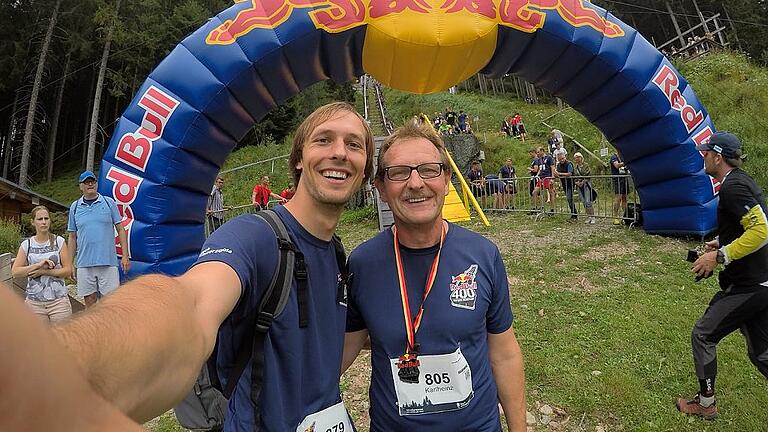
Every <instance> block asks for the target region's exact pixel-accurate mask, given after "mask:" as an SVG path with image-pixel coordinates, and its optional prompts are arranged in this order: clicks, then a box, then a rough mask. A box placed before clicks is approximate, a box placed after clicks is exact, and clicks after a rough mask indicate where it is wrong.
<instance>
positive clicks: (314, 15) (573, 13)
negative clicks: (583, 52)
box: [206, 0, 624, 45]
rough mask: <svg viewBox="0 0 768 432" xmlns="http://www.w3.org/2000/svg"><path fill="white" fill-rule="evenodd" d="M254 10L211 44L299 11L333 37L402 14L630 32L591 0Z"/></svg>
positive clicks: (277, 2) (353, 0)
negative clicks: (554, 19)
mask: <svg viewBox="0 0 768 432" xmlns="http://www.w3.org/2000/svg"><path fill="white" fill-rule="evenodd" d="M235 1H236V3H245V2H248V3H250V5H249V6H248V7H246V8H245V9H243V10H241V11H240V12H238V14H237V16H236V17H235V18H234V19H232V20H227V21H225V22H224V23H223V24H221V25H219V26H218V27H216V28H215V29H214V30H212V31H211V32H210V33H209V34H208V36H207V38H206V42H207V43H208V44H211V45H227V44H231V43H233V42H234V41H235V40H237V38H238V37H240V36H243V35H245V34H248V33H249V32H251V31H252V30H254V29H274V28H276V27H279V26H280V25H281V24H283V23H284V22H285V21H286V20H288V18H290V16H291V14H292V13H293V11H294V9H296V8H314V9H313V10H312V11H311V12H310V13H309V16H310V18H311V19H312V22H313V23H314V24H315V26H316V27H317V28H318V29H322V30H325V31H327V32H331V33H337V32H342V31H345V30H349V29H352V28H355V27H359V26H362V25H365V24H366V23H368V22H372V21H376V20H378V19H381V18H383V17H387V16H390V15H400V14H409V15H414V14H435V13H436V14H446V15H449V14H458V13H464V14H467V15H473V16H476V17H481V18H483V19H486V20H488V21H492V22H495V23H497V24H499V25H503V26H506V27H510V28H513V29H515V30H519V31H522V32H527V33H533V32H536V31H537V30H539V29H540V28H542V27H543V26H544V23H545V21H546V19H547V11H548V10H552V11H555V12H556V13H557V14H558V15H560V17H561V18H562V19H563V20H565V21H566V22H568V23H569V24H571V25H573V26H574V27H585V26H586V27H590V28H592V29H594V30H595V31H598V32H600V33H601V34H603V35H605V36H606V37H609V38H615V37H621V36H624V30H623V29H622V28H621V27H620V26H619V25H618V24H616V23H614V22H610V21H608V20H607V19H605V18H604V17H603V16H601V14H599V13H598V12H597V10H595V9H593V8H592V7H591V6H588V4H589V2H588V1H585V0H235Z"/></svg>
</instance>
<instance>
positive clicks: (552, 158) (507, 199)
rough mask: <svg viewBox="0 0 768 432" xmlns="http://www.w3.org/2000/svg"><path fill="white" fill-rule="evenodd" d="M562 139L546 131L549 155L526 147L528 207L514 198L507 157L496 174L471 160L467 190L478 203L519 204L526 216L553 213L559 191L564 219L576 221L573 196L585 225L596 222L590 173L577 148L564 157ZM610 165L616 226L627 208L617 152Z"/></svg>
mask: <svg viewBox="0 0 768 432" xmlns="http://www.w3.org/2000/svg"><path fill="white" fill-rule="evenodd" d="M561 140H562V133H561V132H560V131H558V130H557V129H553V130H552V131H551V133H550V145H551V146H552V149H553V151H552V152H551V153H550V152H549V151H548V149H547V148H546V147H538V148H531V149H530V150H529V151H528V155H529V157H530V164H529V165H528V166H527V171H528V172H527V175H528V176H529V177H530V179H529V180H528V194H529V196H530V208H528V207H527V206H522V203H523V202H524V201H523V200H520V201H518V200H517V199H516V197H517V193H518V192H519V188H518V180H519V179H518V177H517V171H516V169H515V167H514V165H513V161H512V159H511V158H507V159H506V161H505V162H504V164H502V166H501V167H500V168H499V170H498V172H497V173H491V174H485V173H484V172H483V168H482V165H481V163H480V161H473V162H472V163H471V165H470V169H469V170H468V171H467V172H466V173H465V177H466V179H467V181H468V183H469V187H470V191H471V192H472V194H473V195H474V196H475V197H476V198H478V201H479V203H480V205H481V206H483V207H490V208H493V209H507V210H514V209H515V205H516V204H517V205H518V206H519V207H525V208H528V211H529V214H546V215H554V214H555V213H556V212H557V204H556V202H557V195H558V193H562V194H564V196H565V201H566V202H567V204H568V211H567V212H568V214H569V216H570V217H569V222H576V221H577V220H578V209H577V207H576V200H577V199H578V200H580V201H581V203H582V205H583V206H584V213H585V214H586V219H585V223H587V224H594V223H596V219H595V210H594V204H595V201H596V200H597V197H598V192H597V189H596V188H595V186H594V185H593V179H592V175H593V173H592V171H591V169H590V167H589V164H588V163H587V162H586V161H585V160H584V156H583V155H582V154H581V153H580V152H576V153H574V154H573V160H571V159H569V158H568V151H567V150H565V148H564V147H563V144H562V141H561ZM610 168H611V175H612V177H611V178H610V182H611V186H612V189H613V193H614V199H613V208H612V210H613V212H612V216H613V224H614V225H620V224H622V223H623V221H622V217H623V216H625V214H626V212H627V194H628V192H629V189H630V183H629V179H628V177H627V174H628V171H627V170H626V168H625V166H624V161H623V160H622V159H621V157H620V156H619V155H618V154H614V155H612V156H611V162H610ZM558 180H559V182H558ZM523 187H525V186H524V185H523Z"/></svg>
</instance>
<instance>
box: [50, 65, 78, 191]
mask: <svg viewBox="0 0 768 432" xmlns="http://www.w3.org/2000/svg"><path fill="white" fill-rule="evenodd" d="M71 59H72V56H71V55H70V54H67V61H66V62H65V63H64V73H62V74H61V84H60V85H59V94H58V96H56V108H54V110H53V120H52V121H51V135H50V137H49V139H48V175H47V176H46V179H48V181H51V180H52V179H53V158H54V156H55V155H56V135H57V134H58V131H59V116H60V115H61V104H62V102H63V101H64V87H66V84H67V74H68V73H69V62H70V61H71Z"/></svg>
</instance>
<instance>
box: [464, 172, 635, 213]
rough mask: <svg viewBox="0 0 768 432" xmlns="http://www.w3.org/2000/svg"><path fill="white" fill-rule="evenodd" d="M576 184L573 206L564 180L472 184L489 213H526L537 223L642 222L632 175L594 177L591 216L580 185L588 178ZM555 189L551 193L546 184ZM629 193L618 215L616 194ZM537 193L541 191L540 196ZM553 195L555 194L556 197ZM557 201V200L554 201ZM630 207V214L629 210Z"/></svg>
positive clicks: (481, 203)
mask: <svg viewBox="0 0 768 432" xmlns="http://www.w3.org/2000/svg"><path fill="white" fill-rule="evenodd" d="M570 179H571V180H572V181H573V182H574V185H573V189H572V205H573V210H572V209H571V206H570V205H569V202H568V201H569V199H568V194H567V190H566V189H565V188H564V187H563V183H562V182H561V179H559V178H557V177H551V178H549V179H548V180H547V179H541V178H539V177H516V178H505V179H489V180H487V181H486V182H485V184H484V185H482V186H480V185H470V187H471V188H472V190H473V193H474V194H475V196H476V197H477V200H478V201H479V202H480V206H481V207H482V208H483V211H485V212H489V211H490V212H494V211H495V212H522V213H528V214H530V215H531V216H534V217H535V218H536V219H537V220H538V219H539V218H542V217H546V216H548V215H566V216H572V218H573V219H577V218H581V219H582V220H584V221H588V220H589V219H590V218H591V219H593V220H597V219H609V220H614V219H616V220H618V223H623V224H626V225H630V226H632V225H635V224H637V223H638V222H639V218H640V212H639V211H635V209H639V206H640V200H639V198H638V196H637V190H636V189H635V187H634V184H633V182H632V177H631V176H630V175H618V176H610V175H593V176H590V177H589V182H588V183H589V188H591V189H594V191H595V192H596V193H597V194H596V197H597V198H596V199H595V200H594V202H592V203H591V204H592V210H593V215H589V214H588V212H587V210H586V209H585V206H584V200H583V199H582V196H581V194H580V193H579V190H580V189H581V188H579V187H578V186H576V182H577V181H583V179H584V177H576V176H573V177H570ZM547 182H549V183H550V184H551V188H550V189H549V191H550V192H549V193H548V190H547V188H546V187H545V186H546V184H545V183H547ZM582 190H584V191H585V195H586V191H587V189H582ZM614 191H625V192H626V193H625V195H626V201H625V202H624V203H623V205H619V208H618V212H617V214H615V213H614V205H615V201H616V193H615V192H614ZM534 192H538V197H537V195H536V194H535V193H534ZM551 195H554V197H552V196H551ZM553 198H554V199H553ZM627 207H628V208H629V211H628V210H627Z"/></svg>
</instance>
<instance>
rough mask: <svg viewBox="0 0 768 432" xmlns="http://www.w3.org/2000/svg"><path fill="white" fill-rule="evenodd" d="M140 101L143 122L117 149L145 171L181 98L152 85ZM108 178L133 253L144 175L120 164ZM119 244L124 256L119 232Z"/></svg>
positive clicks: (118, 156) (119, 155)
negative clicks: (136, 208)
mask: <svg viewBox="0 0 768 432" xmlns="http://www.w3.org/2000/svg"><path fill="white" fill-rule="evenodd" d="M138 105H139V106H140V107H141V108H143V109H144V116H143V117H142V120H141V124H140V125H139V127H138V128H137V129H136V131H134V132H128V133H126V134H124V135H123V136H122V137H121V138H120V142H119V143H118V145H117V149H116V150H115V159H117V160H119V161H121V162H123V163H125V164H126V165H128V166H130V167H132V168H135V169H137V170H139V171H141V172H144V171H145V170H146V168H147V163H148V162H149V158H150V156H151V155H152V146H153V143H154V142H155V141H156V140H157V139H158V138H160V137H161V136H162V135H163V132H164V131H165V127H166V125H167V124H168V121H169V120H170V118H171V116H172V115H173V112H174V111H175V110H176V108H177V107H178V106H179V101H178V100H176V99H174V98H173V97H171V96H170V95H168V94H167V93H165V92H164V91H162V90H160V89H159V88H157V87H155V86H150V87H149V88H148V89H147V91H145V92H144V94H143V95H142V96H141V98H140V99H139V102H138ZM107 179H108V180H111V181H112V182H113V185H112V196H113V197H114V198H115V202H117V211H118V213H120V216H121V217H122V224H123V227H125V231H126V234H127V238H128V254H129V256H130V249H131V245H130V239H131V236H130V233H131V227H132V226H133V221H134V215H133V210H131V203H133V201H135V200H136V196H137V195H138V192H139V187H140V186H141V183H142V181H143V179H142V178H141V177H138V176H136V175H134V174H131V173H129V172H127V171H124V170H121V169H120V168H117V167H111V168H110V169H109V171H108V172H107ZM115 247H116V248H117V254H118V255H120V256H122V255H123V251H122V248H121V247H120V240H119V238H118V237H117V235H115Z"/></svg>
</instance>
